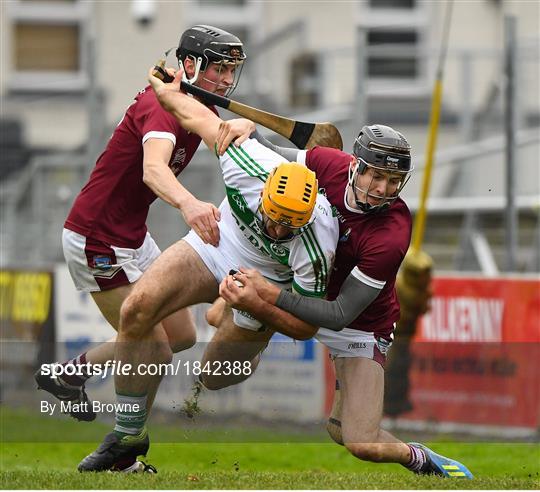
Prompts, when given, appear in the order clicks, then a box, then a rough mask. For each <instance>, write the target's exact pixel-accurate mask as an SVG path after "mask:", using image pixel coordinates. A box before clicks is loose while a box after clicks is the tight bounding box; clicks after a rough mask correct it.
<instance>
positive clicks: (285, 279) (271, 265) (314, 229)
mask: <svg viewBox="0 0 540 492" xmlns="http://www.w3.org/2000/svg"><path fill="white" fill-rule="evenodd" d="M282 162H284V159H283V157H282V156H280V155H279V154H276V153H275V152H274V151H272V150H270V149H268V148H267V147H264V146H263V145H261V144H260V143H259V142H258V141H257V140H254V139H248V140H246V142H244V143H243V144H242V145H241V146H240V147H235V146H234V145H231V146H230V147H229V148H228V149H227V152H226V154H225V155H223V156H222V157H220V164H221V168H222V171H223V180H224V182H225V189H226V193H227V198H226V199H225V200H224V201H223V203H222V204H221V206H220V210H221V220H220V222H219V229H220V238H221V239H220V245H219V249H222V248H224V250H225V251H226V255H227V257H228V258H232V256H234V257H235V258H234V260H235V261H236V262H237V263H238V267H240V266H244V267H247V268H256V269H257V270H259V271H260V272H261V273H262V275H264V276H265V277H267V278H269V279H271V280H273V281H275V282H278V283H282V284H290V283H291V282H292V286H293V289H294V290H295V291H297V292H298V293H300V294H302V295H307V296H316V297H322V296H324V295H325V294H326V286H327V283H328V278H329V276H330V273H331V270H332V265H333V260H334V255H335V250H336V245H337V240H338V234H339V226H338V220H337V218H336V217H334V216H333V214H332V208H331V206H330V204H329V203H328V200H327V199H326V198H325V197H324V195H322V194H318V195H317V201H316V204H315V209H314V211H313V214H314V220H313V221H312V223H311V224H310V225H309V226H307V227H306V230H305V232H303V233H302V234H300V235H298V236H295V237H293V238H292V239H291V240H290V241H287V242H283V243H274V242H272V241H271V240H269V239H268V238H267V237H266V236H265V235H263V234H262V232H261V227H262V222H261V219H262V218H261V214H260V212H259V204H260V197H261V192H262V190H263V187H264V183H265V181H266V178H267V177H268V174H269V172H270V171H271V170H272V169H274V168H275V167H276V166H278V165H279V164H281V163H282Z"/></svg>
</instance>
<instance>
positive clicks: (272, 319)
mask: <svg viewBox="0 0 540 492" xmlns="http://www.w3.org/2000/svg"><path fill="white" fill-rule="evenodd" d="M236 281H238V282H240V283H241V284H242V286H241V287H240V286H239V285H237V284H236ZM219 293H220V295H221V297H223V299H225V300H226V301H227V302H228V303H229V304H230V305H231V306H233V307H234V308H236V309H240V310H242V311H248V312H249V313H250V314H251V315H253V316H254V317H255V318H256V319H258V320H259V321H260V322H261V323H263V324H264V325H265V326H267V327H268V328H270V329H271V330H273V331H278V332H280V333H283V334H284V335H287V336H289V337H291V338H294V339H296V340H308V339H310V338H311V337H313V336H314V335H315V334H316V333H317V330H318V327H316V326H313V325H310V324H309V323H306V322H304V321H302V320H300V319H298V318H296V317H295V316H293V315H292V314H289V313H288V312H286V311H283V310H282V309H279V308H277V307H276V306H274V305H272V304H270V303H268V302H266V301H265V300H263V299H262V298H261V297H259V295H258V294H257V290H256V289H255V286H254V283H253V282H252V281H250V279H249V278H248V277H247V276H246V275H243V276H241V278H240V277H238V278H237V277H236V274H235V276H234V277H233V276H232V275H228V276H227V277H225V278H224V279H223V281H222V282H221V285H220V286H219Z"/></svg>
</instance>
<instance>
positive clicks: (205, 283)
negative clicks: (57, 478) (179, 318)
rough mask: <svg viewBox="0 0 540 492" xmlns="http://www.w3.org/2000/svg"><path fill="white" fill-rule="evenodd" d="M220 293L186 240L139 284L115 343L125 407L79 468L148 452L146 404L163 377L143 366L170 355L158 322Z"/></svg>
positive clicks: (126, 305)
mask: <svg viewBox="0 0 540 492" xmlns="http://www.w3.org/2000/svg"><path fill="white" fill-rule="evenodd" d="M217 296H218V284H217V282H216V280H215V278H214V276H213V275H212V274H211V273H210V271H209V270H208V268H207V267H206V266H205V264H204V263H203V262H202V260H201V258H200V257H199V255H198V254H197V253H196V252H195V250H194V249H193V248H192V247H191V246H190V245H189V244H188V243H186V242H185V241H183V240H181V241H179V242H178V243H176V244H174V245H173V246H171V247H170V248H168V249H167V250H166V251H165V252H164V253H163V254H162V255H161V256H160V257H159V258H158V259H157V260H156V261H155V262H154V263H153V264H152V266H151V267H150V268H149V269H148V270H147V271H146V272H145V274H144V275H143V276H142V277H141V279H140V280H139V281H138V282H137V284H136V285H135V287H134V288H133V291H132V292H131V294H130V295H129V296H128V298H127V299H126V300H125V302H124V303H123V305H122V308H121V310H120V325H119V330H118V337H117V342H116V344H115V360H116V361H117V362H118V363H121V365H122V366H124V367H128V366H127V365H128V364H129V369H128V370H127V371H126V373H117V374H116V375H115V388H116V394H117V401H118V403H120V404H123V408H127V409H126V410H119V411H117V412H116V426H115V428H114V431H113V432H111V433H110V434H108V435H107V436H106V437H105V439H104V441H103V443H102V444H101V446H100V447H99V448H98V449H97V450H96V451H94V452H93V453H91V454H90V455H88V456H87V457H86V458H84V459H83V460H82V461H81V463H80V464H79V467H78V468H79V471H102V470H108V469H110V468H111V467H113V466H115V464H116V463H117V462H118V461H119V460H124V459H134V458H136V457H137V456H138V455H140V454H146V452H147V451H148V448H149V439H148V434H147V432H146V428H145V424H146V419H147V411H146V405H147V401H148V398H149V397H150V398H153V394H152V388H153V387H155V383H156V380H157V379H159V376H158V377H156V376H149V375H148V374H145V373H144V369H145V368H149V367H150V364H162V363H165V364H166V363H169V362H170V361H171V359H172V351H171V349H170V346H169V343H168V338H167V334H166V333H165V330H164V328H163V326H162V325H161V323H160V321H161V320H163V319H165V318H166V317H167V316H169V315H170V314H172V313H174V312H176V311H178V310H180V309H182V308H185V307H187V306H190V305H192V304H197V303H200V302H213V301H214V300H215V299H216V298H217Z"/></svg>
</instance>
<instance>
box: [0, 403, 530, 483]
mask: <svg viewBox="0 0 540 492" xmlns="http://www.w3.org/2000/svg"><path fill="white" fill-rule="evenodd" d="M196 427H197V425H196V424H195V425H191V428H190V429H188V431H189V432H188V431H186V430H185V429H180V428H174V426H157V425H156V426H151V427H150V432H151V439H152V441H153V443H152V447H151V450H150V453H149V455H148V460H147V461H148V462H150V463H152V464H153V465H155V466H156V467H157V468H158V471H159V473H158V474H157V475H120V474H112V473H98V474H93V473H92V474H80V473H78V472H77V471H76V466H77V464H78V462H79V461H80V459H82V458H83V457H84V456H85V455H86V454H88V453H89V452H91V451H92V450H94V449H95V446H96V445H97V441H98V440H99V439H100V438H101V437H102V436H103V435H104V434H105V433H106V432H108V431H109V430H110V429H109V426H108V425H105V424H102V423H92V424H84V423H77V422H75V421H72V420H71V419H68V417H65V418H63V419H61V420H54V419H50V418H45V417H36V416H32V417H31V418H29V414H26V413H20V412H15V411H13V410H8V409H6V408H2V409H1V427H0V430H1V435H2V444H1V461H0V477H1V485H2V488H3V489H8V488H9V489H27V488H31V489H538V488H540V475H539V474H540V446H539V445H538V444H516V443H505V444H502V443H498V444H495V443H463V442H462V443H457V442H446V441H445V442H439V443H437V442H435V443H433V442H432V443H428V444H429V445H430V446H432V447H433V449H434V450H435V451H438V452H441V453H443V454H445V455H448V456H452V457H454V458H456V459H459V460H460V461H463V462H464V463H465V464H467V466H468V467H469V468H470V470H471V471H472V472H473V474H474V475H475V479H474V480H472V481H465V480H450V479H441V478H439V477H418V476H416V475H414V474H412V473H410V472H408V471H407V470H405V469H404V468H403V467H401V466H399V465H393V464H379V465H376V464H370V463H363V462H360V461H359V460H357V459H355V458H353V457H352V456H351V455H349V453H347V451H346V450H345V449H343V448H342V447H340V446H337V445H336V444H333V443H331V442H328V443H323V442H321V440H320V438H319V437H316V439H315V440H316V441H317V442H306V439H302V441H303V442H290V441H291V439H289V438H290V436H289V435H283V434H280V433H279V432H273V431H255V432H256V433H255V434H254V432H249V431H246V430H245V429H244V430H243V431H239V432H238V433H235V431H231V430H227V431H222V432H220V431H216V430H213V431H201V432H198V431H197V429H196ZM223 433H228V439H227V440H229V441H232V442H223ZM247 434H249V440H250V442H241V441H242V440H243V439H244V438H245V437H246V436H247ZM59 436H62V438H64V437H63V436H65V439H66V440H70V441H72V442H58V440H59ZM95 436H98V437H95ZM92 438H93V439H94V441H95V442H90V441H89V439H92ZM76 440H78V441H79V442H75V441H76ZM292 440H294V437H293V439H292ZM81 441H88V442H81ZM164 441H168V442H164ZM171 441H174V442H171ZM234 441H235V442H234ZM270 441H271V442H270Z"/></svg>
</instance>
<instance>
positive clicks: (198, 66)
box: [178, 56, 203, 84]
mask: <svg viewBox="0 0 540 492" xmlns="http://www.w3.org/2000/svg"><path fill="white" fill-rule="evenodd" d="M202 61H203V60H202V58H201V57H200V56H199V57H197V60H196V61H195V73H194V74H193V77H191V78H188V76H187V73H186V69H185V68H184V64H183V63H182V60H178V66H179V67H180V68H181V69H182V72H183V74H182V80H183V81H184V82H187V83H188V84H194V83H195V82H196V81H197V78H198V77H199V73H200V71H201V65H202Z"/></svg>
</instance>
